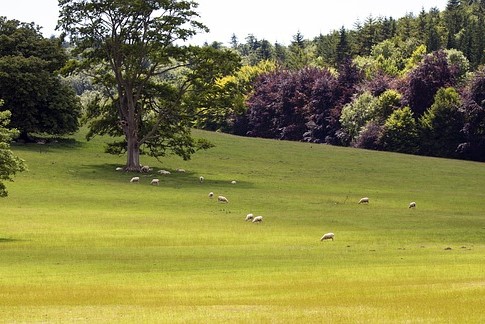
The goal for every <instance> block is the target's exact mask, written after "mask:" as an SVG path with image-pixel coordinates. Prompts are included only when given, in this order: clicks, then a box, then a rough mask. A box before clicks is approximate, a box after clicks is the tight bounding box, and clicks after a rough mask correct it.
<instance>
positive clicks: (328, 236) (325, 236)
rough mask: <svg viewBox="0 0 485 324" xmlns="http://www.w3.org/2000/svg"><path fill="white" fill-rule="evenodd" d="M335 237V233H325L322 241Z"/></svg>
mask: <svg viewBox="0 0 485 324" xmlns="http://www.w3.org/2000/svg"><path fill="white" fill-rule="evenodd" d="M334 237H335V234H333V233H327V234H323V236H322V238H321V239H320V241H323V240H332V241H333V238H334Z"/></svg>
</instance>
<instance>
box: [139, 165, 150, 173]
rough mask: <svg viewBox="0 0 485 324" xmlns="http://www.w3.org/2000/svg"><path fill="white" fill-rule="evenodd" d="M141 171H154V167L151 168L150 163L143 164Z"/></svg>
mask: <svg viewBox="0 0 485 324" xmlns="http://www.w3.org/2000/svg"><path fill="white" fill-rule="evenodd" d="M140 171H141V172H145V173H147V172H150V171H152V168H150V167H149V166H148V165H143V166H142V167H141V169H140Z"/></svg>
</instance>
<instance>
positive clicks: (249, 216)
mask: <svg viewBox="0 0 485 324" xmlns="http://www.w3.org/2000/svg"><path fill="white" fill-rule="evenodd" d="M253 218H254V215H253V214H247V215H246V219H245V221H246V222H247V221H248V220H252V219H253Z"/></svg>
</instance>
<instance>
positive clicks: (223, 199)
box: [217, 196, 229, 203]
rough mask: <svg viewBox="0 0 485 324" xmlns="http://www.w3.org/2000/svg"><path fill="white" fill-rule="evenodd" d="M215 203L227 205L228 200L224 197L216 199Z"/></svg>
mask: <svg viewBox="0 0 485 324" xmlns="http://www.w3.org/2000/svg"><path fill="white" fill-rule="evenodd" d="M217 201H220V202H222V203H228V202H229V200H228V199H227V198H226V197H224V196H219V197H217Z"/></svg>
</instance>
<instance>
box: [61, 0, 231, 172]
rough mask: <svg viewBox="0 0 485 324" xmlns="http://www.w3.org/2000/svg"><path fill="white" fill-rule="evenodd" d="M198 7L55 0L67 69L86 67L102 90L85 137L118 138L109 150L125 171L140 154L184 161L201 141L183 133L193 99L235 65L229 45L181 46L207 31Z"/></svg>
mask: <svg viewBox="0 0 485 324" xmlns="http://www.w3.org/2000/svg"><path fill="white" fill-rule="evenodd" d="M197 6H198V4H197V3H195V2H193V1H175V0H130V1H128V0H59V7H60V15H59V21H58V29H60V30H62V31H63V32H64V34H65V36H67V37H68V39H69V41H70V42H71V43H72V44H73V45H74V47H75V50H74V53H73V54H74V55H76V57H77V59H76V60H75V61H72V64H71V66H70V67H71V68H72V69H70V70H72V71H74V70H82V71H83V72H84V73H88V74H89V75H91V76H92V80H93V82H94V83H95V84H97V85H98V86H99V87H101V88H102V89H103V92H102V94H103V95H102V96H101V97H99V98H97V99H96V100H94V101H92V102H91V104H90V105H89V107H88V108H87V117H88V118H89V121H90V122H89V126H90V132H89V134H88V138H89V137H91V136H94V135H96V134H103V135H106V134H107V135H111V136H116V137H119V136H121V138H123V140H122V141H118V142H114V143H112V144H110V145H109V146H108V151H109V152H111V153H118V154H119V153H125V152H126V153H127V161H126V166H125V170H127V171H139V170H140V154H141V153H142V152H146V153H147V154H150V155H151V156H155V157H161V156H164V155H166V154H167V153H169V152H172V153H174V154H177V155H179V156H181V157H182V158H184V159H189V158H190V156H191V154H192V153H194V152H195V151H196V150H197V149H198V148H204V147H207V146H208V143H207V142H205V141H196V140H195V139H194V138H192V136H191V133H190V129H191V126H192V122H193V119H194V118H195V117H196V114H197V112H198V111H200V107H199V106H198V105H199V104H200V103H199V102H198V101H199V100H200V102H203V103H205V102H207V101H209V98H210V97H211V96H214V95H215V93H216V92H217V91H218V89H217V83H216V82H215V81H216V80H217V79H218V78H221V77H223V76H225V75H227V74H229V73H232V72H233V71H234V69H236V68H237V67H238V66H239V64H240V63H239V58H238V56H237V55H236V54H234V53H232V52H230V51H228V50H218V49H215V48H212V47H209V46H204V47H198V46H185V45H184V44H185V41H187V40H189V39H190V38H191V37H192V36H194V35H196V34H197V33H198V32H202V31H207V28H206V27H205V26H204V25H203V24H202V23H201V22H199V21H198V20H197V19H198V18H199V15H198V14H197V12H196V11H195V9H196V8H197ZM68 70H69V69H68ZM187 98H190V99H187ZM205 108H206V109H210V107H205Z"/></svg>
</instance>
